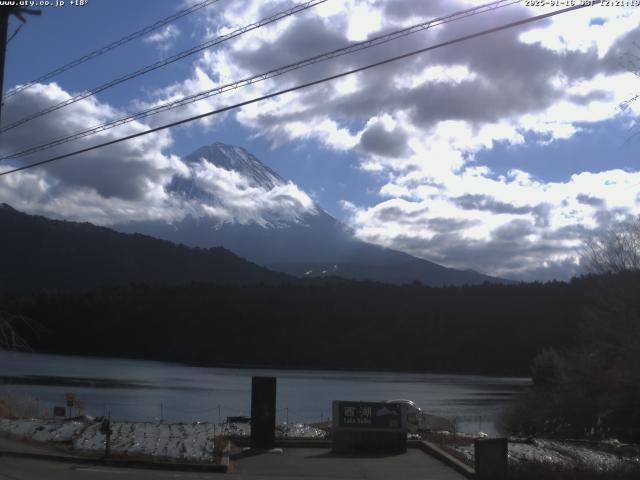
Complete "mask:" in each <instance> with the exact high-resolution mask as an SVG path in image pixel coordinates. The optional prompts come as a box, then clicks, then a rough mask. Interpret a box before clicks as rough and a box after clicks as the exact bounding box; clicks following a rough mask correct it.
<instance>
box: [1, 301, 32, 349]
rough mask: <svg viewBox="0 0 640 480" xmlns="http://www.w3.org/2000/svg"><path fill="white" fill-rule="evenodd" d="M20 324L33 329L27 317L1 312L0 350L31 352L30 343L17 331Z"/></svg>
mask: <svg viewBox="0 0 640 480" xmlns="http://www.w3.org/2000/svg"><path fill="white" fill-rule="evenodd" d="M19 324H22V325H23V326H25V327H27V328H29V329H31V325H30V323H29V321H28V320H27V319H26V318H25V317H23V316H21V315H13V314H10V313H7V312H3V311H1V310H0V349H3V348H4V349H8V350H27V351H30V350H31V347H30V346H29V343H28V342H27V341H26V340H25V339H24V338H23V337H22V336H21V335H20V334H19V333H18V331H17V330H18V329H17V326H18V325H19Z"/></svg>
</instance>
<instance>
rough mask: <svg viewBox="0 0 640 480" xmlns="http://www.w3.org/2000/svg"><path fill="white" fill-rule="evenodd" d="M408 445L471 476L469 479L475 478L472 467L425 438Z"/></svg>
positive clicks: (466, 475) (468, 476)
mask: <svg viewBox="0 0 640 480" xmlns="http://www.w3.org/2000/svg"><path fill="white" fill-rule="evenodd" d="M409 446H411V447H415V448H419V449H420V450H422V451H423V452H424V453H426V454H428V455H431V456H432V457H434V458H437V459H438V460H440V461H441V462H442V463H444V464H446V465H448V466H449V467H451V468H453V469H454V470H455V471H457V472H458V473H460V474H462V475H464V476H465V477H467V478H471V479H475V478H476V471H475V470H474V469H473V468H471V467H470V466H469V465H467V464H465V463H463V462H461V461H460V460H458V459H457V458H455V457H454V456H453V455H451V454H449V453H447V452H445V451H444V450H442V449H441V448H440V447H438V446H437V445H435V444H433V443H431V442H428V441H426V440H416V441H413V442H411V444H410V445H409Z"/></svg>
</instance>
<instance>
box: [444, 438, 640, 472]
mask: <svg viewBox="0 0 640 480" xmlns="http://www.w3.org/2000/svg"><path fill="white" fill-rule="evenodd" d="M449 448H452V449H453V450H455V451H457V452H459V453H461V454H462V455H464V456H465V457H466V458H467V459H468V460H469V461H471V462H472V463H473V461H474V447H473V445H469V444H467V445H456V444H450V445H449ZM508 448H509V461H510V462H514V463H518V462H526V461H538V462H540V461H542V462H545V463H549V464H554V465H558V466H566V467H571V466H576V465H580V466H586V467H589V468H592V469H594V470H597V471H610V470H615V469H617V468H620V467H624V466H630V465H636V466H638V465H640V453H637V454H636V455H628V454H622V453H616V452H614V451H611V444H610V443H608V444H607V443H602V444H598V443H592V444H586V443H583V442H577V441H570V440H548V439H536V438H534V439H526V440H525V439H515V438H510V439H509V444H508Z"/></svg>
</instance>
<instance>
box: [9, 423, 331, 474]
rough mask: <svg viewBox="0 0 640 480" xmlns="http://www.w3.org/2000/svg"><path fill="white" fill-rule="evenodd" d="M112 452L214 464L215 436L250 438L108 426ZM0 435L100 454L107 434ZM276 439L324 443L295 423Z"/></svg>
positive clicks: (91, 426)
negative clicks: (311, 440)
mask: <svg viewBox="0 0 640 480" xmlns="http://www.w3.org/2000/svg"><path fill="white" fill-rule="evenodd" d="M111 431H112V433H111V453H112V454H113V455H121V456H130V457H151V458H155V459H167V460H179V461H185V462H205V463H206V462H212V461H214V457H215V443H214V438H215V437H216V436H219V435H223V436H231V437H233V436H237V437H248V436H249V435H251V426H250V425H249V424H247V423H226V424H224V425H216V424H213V423H200V422H197V423H151V422H111ZM0 433H4V434H8V435H11V436H13V437H16V438H19V439H22V440H29V441H36V442H40V443H47V444H56V445H65V446H66V447H68V448H70V449H71V450H73V451H74V452H76V453H81V454H86V455H100V454H102V453H104V451H105V444H106V436H105V435H104V434H103V433H101V432H100V422H98V421H95V420H93V419H90V418H81V419H70V420H66V419H0ZM276 437H278V438H314V439H324V438H326V437H327V432H326V431H324V430H321V429H319V428H316V427H313V426H310V425H304V424H301V423H297V424H283V425H278V426H277V427H276Z"/></svg>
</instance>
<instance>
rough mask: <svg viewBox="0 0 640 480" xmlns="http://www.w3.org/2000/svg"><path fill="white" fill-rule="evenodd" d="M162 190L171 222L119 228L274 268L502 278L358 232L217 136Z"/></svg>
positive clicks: (448, 280) (424, 278) (394, 279)
mask: <svg viewBox="0 0 640 480" xmlns="http://www.w3.org/2000/svg"><path fill="white" fill-rule="evenodd" d="M183 160H184V161H185V163H186V164H187V165H188V167H189V169H190V174H189V175H187V176H175V177H174V178H173V180H172V181H171V183H170V184H169V186H168V193H169V194H171V195H173V196H174V197H177V198H178V199H179V200H180V201H181V202H182V203H183V204H185V205H188V208H189V212H190V213H189V214H188V215H186V216H185V217H184V218H183V219H182V220H180V221H176V222H173V223H167V222H164V221H146V222H129V223H127V224H122V225H117V226H115V228H116V229H117V230H120V231H123V232H127V233H143V234H146V235H150V236H153V237H156V238H161V239H164V240H169V241H172V242H175V243H182V244H185V245H188V246H192V247H205V248H208V247H214V246H222V247H225V248H227V249H229V250H231V251H232V252H234V253H236V254H237V255H240V256H241V257H244V258H246V259H248V260H250V261H252V262H255V263H257V264H260V265H263V266H266V267H268V268H270V269H272V270H276V271H280V272H284V273H288V274H293V275H296V276H299V277H303V276H313V277H317V276H339V277H343V278H349V279H357V280H372V281H380V282H387V283H396V284H402V283H411V282H415V281H418V282H421V283H423V284H425V285H433V286H441V285H464V284H468V285H472V284H479V283H484V282H500V283H503V282H506V281H505V280H502V279H499V278H494V277H490V276H487V275H483V274H481V273H478V272H475V271H472V270H456V269H452V268H447V267H444V266H442V265H438V264H436V263H433V262H430V261H427V260H424V259H420V258H417V257H414V256H412V255H409V254H406V253H402V252H399V251H396V250H392V249H388V248H384V247H381V246H378V245H374V244H370V243H367V242H364V241H362V240H359V239H357V238H356V237H355V236H354V232H353V231H352V230H351V229H350V228H348V227H347V226H346V225H344V224H343V223H341V222H340V221H338V220H337V219H335V218H334V217H332V216H331V215H329V214H328V213H327V212H325V211H324V210H323V209H322V208H321V207H320V206H319V205H318V204H317V203H316V202H314V201H313V200H312V199H311V198H310V197H309V196H308V195H306V194H305V193H304V192H303V191H302V190H300V189H299V188H298V187H297V186H296V185H294V184H293V183H291V182H287V181H286V180H285V179H283V178H282V177H281V176H280V175H278V174H277V173H276V172H274V171H273V170H271V169H270V168H269V167H267V166H266V165H264V164H263V163H262V162H260V160H258V159H257V158H256V157H255V156H253V155H252V154H250V153H249V152H247V151H246V150H244V149H243V148H241V147H236V146H230V145H225V144H223V143H215V144H213V145H209V146H204V147H201V148H199V149H197V150H196V151H194V152H193V153H192V154H190V155H189V156H187V157H186V158H184V159H183Z"/></svg>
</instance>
